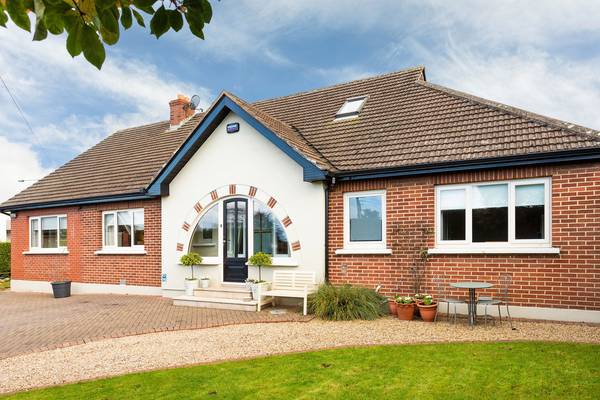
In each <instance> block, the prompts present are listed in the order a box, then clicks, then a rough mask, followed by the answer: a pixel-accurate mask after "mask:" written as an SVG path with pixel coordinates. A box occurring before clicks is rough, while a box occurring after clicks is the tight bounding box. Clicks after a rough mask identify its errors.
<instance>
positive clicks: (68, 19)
mask: <svg viewBox="0 0 600 400" xmlns="http://www.w3.org/2000/svg"><path fill="white" fill-rule="evenodd" d="M62 20H63V24H64V26H65V29H66V30H67V32H71V29H73V28H75V27H77V25H78V24H81V23H82V22H81V17H80V16H79V13H77V11H75V10H68V11H67V12H65V13H64V15H63V17H62Z"/></svg>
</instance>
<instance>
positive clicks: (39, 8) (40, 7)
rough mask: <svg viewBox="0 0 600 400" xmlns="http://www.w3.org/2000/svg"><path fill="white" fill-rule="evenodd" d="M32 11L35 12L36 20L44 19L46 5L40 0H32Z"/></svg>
mask: <svg viewBox="0 0 600 400" xmlns="http://www.w3.org/2000/svg"><path fill="white" fill-rule="evenodd" d="M33 9H34V10H35V16H36V17H37V18H38V19H42V18H44V12H45V11H46V5H45V4H44V2H43V1H42V0H33Z"/></svg>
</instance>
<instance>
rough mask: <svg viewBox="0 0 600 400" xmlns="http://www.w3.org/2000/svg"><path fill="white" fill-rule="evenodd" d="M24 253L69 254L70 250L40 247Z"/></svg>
mask: <svg viewBox="0 0 600 400" xmlns="http://www.w3.org/2000/svg"><path fill="white" fill-rule="evenodd" d="M23 254H24V255H32V254H69V250H67V249H43V250H42V249H40V250H29V251H24V252H23Z"/></svg>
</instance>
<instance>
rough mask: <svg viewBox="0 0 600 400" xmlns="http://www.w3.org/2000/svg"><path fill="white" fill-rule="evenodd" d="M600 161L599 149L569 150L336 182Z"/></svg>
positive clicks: (356, 175) (346, 176) (360, 174)
mask: <svg viewBox="0 0 600 400" xmlns="http://www.w3.org/2000/svg"><path fill="white" fill-rule="evenodd" d="M597 160H600V149H584V150H572V151H565V152H554V153H538V154H528V155H524V156H514V157H503V158H494V159H488V160H476V161H460V162H452V163H444V164H438V165H435V164H423V165H418V166H412V167H405V168H397V169H387V170H373V171H355V172H348V173H340V174H336V175H335V178H336V179H338V180H339V181H356V180H363V179H378V178H395V177H407V176H416V175H432V174H440V173H449V172H461V171H473V170H485V169H496V168H509V167H522V166H528V165H541V164H559V163H566V162H585V161H597Z"/></svg>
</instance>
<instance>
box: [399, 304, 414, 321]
mask: <svg viewBox="0 0 600 400" xmlns="http://www.w3.org/2000/svg"><path fill="white" fill-rule="evenodd" d="M397 306H398V319H400V320H402V321H412V319H413V317H414V315H415V305H414V303H411V304H397Z"/></svg>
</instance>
